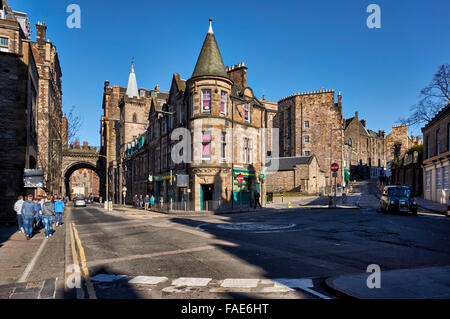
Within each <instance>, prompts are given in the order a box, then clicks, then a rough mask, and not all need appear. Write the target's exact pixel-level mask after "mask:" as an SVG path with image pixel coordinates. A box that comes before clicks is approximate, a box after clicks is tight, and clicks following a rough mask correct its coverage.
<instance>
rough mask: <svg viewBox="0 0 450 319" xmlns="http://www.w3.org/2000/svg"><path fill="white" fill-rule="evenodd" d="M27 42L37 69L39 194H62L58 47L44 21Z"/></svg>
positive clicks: (61, 135) (60, 99)
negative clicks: (41, 183)
mask: <svg viewBox="0 0 450 319" xmlns="http://www.w3.org/2000/svg"><path fill="white" fill-rule="evenodd" d="M31 45H32V52H33V55H34V58H35V60H36V65H37V68H38V71H39V103H38V118H37V122H38V126H37V128H38V132H37V134H38V158H37V167H38V168H39V169H42V170H44V189H43V190H42V191H41V195H42V194H45V193H48V194H58V195H62V190H63V180H62V178H61V170H62V152H63V143H64V142H63V141H64V136H63V135H64V133H63V131H64V130H63V127H62V121H63V120H62V118H63V113H62V83H61V77H62V72H61V66H60V63H59V57H58V51H57V49H56V47H55V45H54V44H53V43H52V42H50V41H49V40H48V39H47V26H46V25H45V23H43V22H38V24H37V25H36V42H33V43H32V44H31Z"/></svg>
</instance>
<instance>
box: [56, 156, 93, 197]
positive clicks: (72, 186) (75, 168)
mask: <svg viewBox="0 0 450 319" xmlns="http://www.w3.org/2000/svg"><path fill="white" fill-rule="evenodd" d="M100 184H101V175H100V174H99V172H98V169H97V167H96V166H94V165H92V164H90V163H87V162H79V163H76V164H73V165H71V166H70V167H69V168H68V169H67V170H66V172H65V173H64V186H65V195H66V196H67V197H68V198H69V199H70V200H72V199H73V197H74V195H78V194H81V195H83V196H89V195H90V194H92V195H93V197H94V198H98V197H100V196H101V187H100Z"/></svg>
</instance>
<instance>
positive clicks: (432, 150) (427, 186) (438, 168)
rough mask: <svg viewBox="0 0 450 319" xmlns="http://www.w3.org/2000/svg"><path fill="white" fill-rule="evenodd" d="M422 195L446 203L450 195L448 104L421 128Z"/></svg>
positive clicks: (449, 105) (449, 116)
mask: <svg viewBox="0 0 450 319" xmlns="http://www.w3.org/2000/svg"><path fill="white" fill-rule="evenodd" d="M422 133H423V138H424V144H423V195H424V198H425V199H428V200H432V201H435V202H438V203H441V204H447V201H448V197H449V195H450V179H449V176H450V175H449V173H450V104H447V106H446V107H444V108H443V109H442V110H441V111H440V112H439V113H437V114H436V116H435V117H434V118H433V119H432V120H431V121H430V122H429V123H428V124H427V125H426V126H425V127H424V128H422Z"/></svg>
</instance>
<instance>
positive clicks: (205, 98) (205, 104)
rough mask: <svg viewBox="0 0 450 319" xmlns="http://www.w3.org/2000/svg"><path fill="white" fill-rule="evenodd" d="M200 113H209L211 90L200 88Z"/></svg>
mask: <svg viewBox="0 0 450 319" xmlns="http://www.w3.org/2000/svg"><path fill="white" fill-rule="evenodd" d="M202 113H211V90H202Z"/></svg>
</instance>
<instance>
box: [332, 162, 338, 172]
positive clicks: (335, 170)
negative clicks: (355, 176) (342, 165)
mask: <svg viewBox="0 0 450 319" xmlns="http://www.w3.org/2000/svg"><path fill="white" fill-rule="evenodd" d="M338 170H339V165H338V164H337V163H333V164H331V171H332V172H337V171H338Z"/></svg>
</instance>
